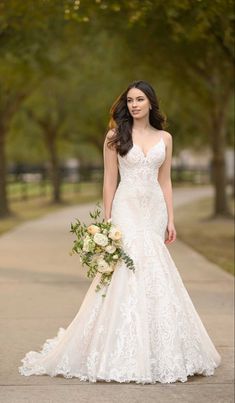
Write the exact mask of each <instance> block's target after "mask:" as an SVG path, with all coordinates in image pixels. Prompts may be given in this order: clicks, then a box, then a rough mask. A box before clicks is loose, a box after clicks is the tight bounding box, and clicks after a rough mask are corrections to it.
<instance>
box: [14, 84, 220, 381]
mask: <svg viewBox="0 0 235 403" xmlns="http://www.w3.org/2000/svg"><path fill="white" fill-rule="evenodd" d="M111 116H112V118H111V122H110V130H108V133H107V135H106V138H105V141H104V183H103V207H104V218H105V219H106V220H108V219H111V220H112V222H113V223H114V224H115V225H117V226H119V228H120V229H121V231H122V234H123V242H124V243H123V245H124V249H125V251H126V253H127V254H128V255H129V256H130V257H131V258H132V259H133V261H134V264H135V268H136V270H135V273H133V272H132V271H130V270H128V268H127V267H126V266H125V264H124V263H123V264H122V265H120V266H119V267H117V269H116V270H115V271H114V273H113V276H112V281H111V284H110V285H109V286H108V289H107V291H106V297H105V298H102V296H101V293H99V292H98V293H97V292H95V288H96V285H97V282H98V278H97V277H95V278H94V280H93V281H92V283H91V285H90V287H89V289H88V292H87V294H86V296H85V298H84V300H83V303H82V305H81V307H80V310H79V311H78V313H77V315H76V317H75V318H74V319H73V321H72V322H71V324H70V325H69V326H68V328H67V329H63V328H60V329H59V331H58V334H57V336H56V337H54V338H53V339H48V340H47V341H46V342H45V343H44V345H43V346H42V350H41V351H40V352H35V351H30V352H28V353H27V354H26V356H25V358H24V359H23V360H22V362H23V365H22V366H21V367H20V368H19V371H20V373H21V374H22V375H25V376H29V375H43V374H48V375H50V376H56V375H62V376H64V377H66V378H71V377H77V378H79V379H80V380H83V381H90V382H96V381H98V380H103V381H107V382H110V381H116V382H131V381H133V382H136V383H143V384H144V383H156V382H161V383H170V382H176V381H181V382H185V381H187V379H188V376H190V375H191V376H192V375H195V374H202V375H205V376H209V375H213V374H214V370H215V368H216V367H218V365H219V364H220V362H221V357H220V355H219V353H218V352H217V350H216V348H215V346H214V344H213V342H212V340H211V339H210V337H209V335H208V333H207V331H206V329H205V327H204V325H203V323H202V321H201V319H200V317H199V315H198V313H197V311H196V310H195V307H194V305H193V303H192V301H191V299H190V296H189V294H188V292H187V290H186V288H185V286H184V284H183V282H182V279H181V277H180V274H179V272H178V270H177V268H176V266H175V264H174V261H173V260H172V258H171V255H170V253H169V251H168V248H167V246H166V244H170V243H172V242H174V241H175V239H176V230H175V227H174V215H173V202H172V185H171V177H170V170H171V158H172V136H171V134H169V133H168V132H166V131H164V130H163V128H164V117H163V116H162V114H161V113H160V110H159V105H158V100H157V97H156V94H155V91H154V89H153V88H152V87H151V85H149V84H148V83H147V82H145V81H135V82H133V83H132V84H130V85H129V86H128V88H127V89H126V90H125V91H124V92H123V93H122V94H121V95H120V97H119V98H118V99H117V100H116V102H115V103H114V104H113V106H112V109H111ZM119 175H120V181H119Z"/></svg>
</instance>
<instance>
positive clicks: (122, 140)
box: [108, 80, 166, 156]
mask: <svg viewBox="0 0 235 403" xmlns="http://www.w3.org/2000/svg"><path fill="white" fill-rule="evenodd" d="M131 88H138V89H139V90H141V91H142V92H143V93H144V94H145V95H146V96H147V98H148V100H149V102H150V105H151V107H152V109H150V111H149V122H150V124H151V125H152V126H153V127H155V128H156V129H159V130H162V129H163V128H164V127H165V123H166V118H165V116H164V115H163V114H162V113H161V112H160V109H159V102H158V99H157V95H156V93H155V91H154V89H153V87H152V86H151V85H150V84H149V83H147V82H146V81H142V80H139V81H134V82H132V83H131V84H129V86H128V87H127V89H126V90H125V91H124V92H123V93H122V94H121V95H119V97H118V98H117V99H116V101H115V102H114V103H113V105H112V107H111V109H110V114H111V118H110V121H109V125H108V130H110V129H114V135H113V136H112V137H111V138H109V140H108V146H109V147H115V148H116V150H117V152H118V153H119V154H120V155H121V156H124V155H126V154H127V153H128V151H129V150H130V149H131V148H132V146H133V141H132V126H133V117H132V116H131V114H130V113H129V110H128V107H127V93H128V91H129V90H130V89H131Z"/></svg>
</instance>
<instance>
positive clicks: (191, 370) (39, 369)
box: [18, 328, 221, 384]
mask: <svg viewBox="0 0 235 403" xmlns="http://www.w3.org/2000/svg"><path fill="white" fill-rule="evenodd" d="M65 332H66V330H65V329H64V328H60V329H59V331H58V333H57V336H56V337H54V338H53V339H48V340H46V342H45V343H44V344H43V346H42V350H41V351H40V352H36V351H30V352H28V353H27V354H26V356H25V357H24V358H23V359H22V360H21V362H22V363H23V365H22V366H20V367H19V368H18V369H19V373H20V374H21V375H23V376H32V375H48V376H50V377H56V376H59V375H61V376H63V377H64V378H66V379H71V378H78V379H79V380H80V381H84V382H91V383H96V382H118V383H131V382H133V383H136V384H156V383H158V382H160V383H175V382H187V380H188V377H189V376H194V375H203V376H212V375H213V374H214V371H215V369H216V368H217V367H218V366H219V365H220V361H221V360H220V361H219V362H217V363H216V362H213V364H211V365H210V366H207V367H204V368H202V367H200V364H199V365H198V367H197V366H195V365H190V366H189V367H188V368H186V369H185V370H182V372H181V371H178V374H177V375H175V376H172V375H169V376H166V375H164V376H160V375H159V376H153V377H152V378H151V377H140V378H138V377H135V376H131V377H125V376H123V375H118V374H117V372H118V371H117V370H115V371H114V372H116V375H112V376H109V375H106V374H102V375H97V376H94V375H88V374H86V375H85V374H84V373H81V372H71V370H70V365H69V358H68V356H67V355H64V356H63V359H62V361H61V362H60V363H59V364H58V365H57V366H56V368H55V370H51V371H50V370H48V369H46V366H44V365H43V359H44V358H46V357H47V356H48V353H50V351H52V350H53V349H54V348H55V346H56V345H57V344H58V343H59V341H60V340H61V339H62V337H63V335H64V333H65ZM180 372H181V373H180Z"/></svg>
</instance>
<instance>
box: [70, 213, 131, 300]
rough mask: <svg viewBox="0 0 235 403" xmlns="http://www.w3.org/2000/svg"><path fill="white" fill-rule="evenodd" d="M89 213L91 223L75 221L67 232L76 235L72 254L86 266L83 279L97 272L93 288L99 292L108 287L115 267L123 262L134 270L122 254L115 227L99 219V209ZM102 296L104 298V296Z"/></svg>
mask: <svg viewBox="0 0 235 403" xmlns="http://www.w3.org/2000/svg"><path fill="white" fill-rule="evenodd" d="M97 206H98V208H97V209H96V210H94V212H93V213H92V212H90V213H89V214H90V217H91V218H92V220H93V221H92V223H91V224H90V225H88V226H87V225H85V224H84V223H83V224H82V223H81V221H80V220H79V219H76V222H75V223H74V224H73V223H72V224H71V230H70V232H72V233H73V234H75V235H76V239H75V240H74V244H73V248H72V254H74V253H78V255H79V257H80V261H81V263H82V266H83V267H84V266H87V267H88V270H87V277H88V278H93V277H95V276H96V274H97V273H100V274H101V276H100V280H99V283H98V284H97V286H96V291H99V290H100V289H101V288H102V287H103V286H105V285H109V284H110V282H111V278H112V275H113V272H114V270H115V268H116V267H117V266H118V265H119V264H120V263H121V262H122V261H123V262H125V264H126V266H127V268H128V269H130V270H133V272H134V271H135V267H134V263H133V260H132V259H131V258H130V257H129V256H128V255H127V254H126V253H125V252H124V250H123V246H122V233H121V231H120V230H119V228H118V227H117V226H115V225H114V224H113V223H112V220H111V219H109V220H108V221H105V220H104V219H103V220H100V219H99V218H100V213H101V209H100V206H99V205H97ZM102 296H105V295H104V294H103V295H102Z"/></svg>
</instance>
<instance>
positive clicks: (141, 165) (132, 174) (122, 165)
mask: <svg viewBox="0 0 235 403" xmlns="http://www.w3.org/2000/svg"><path fill="white" fill-rule="evenodd" d="M165 155H166V145H165V142H164V140H163V138H162V137H161V139H160V141H158V142H157V143H156V144H155V145H154V146H153V147H151V148H150V150H149V151H148V153H147V154H146V155H145V154H144V152H143V151H142V149H141V148H140V146H139V145H137V144H133V147H132V148H131V149H130V150H129V151H128V153H127V154H126V155H125V156H123V157H122V156H120V155H119V154H118V165H119V172H120V179H121V182H122V183H123V184H124V183H129V184H130V185H134V184H136V185H141V186H143V185H147V186H148V185H150V184H153V183H156V182H157V178H158V170H159V168H160V166H161V165H162V163H163V162H164V160H165Z"/></svg>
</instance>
